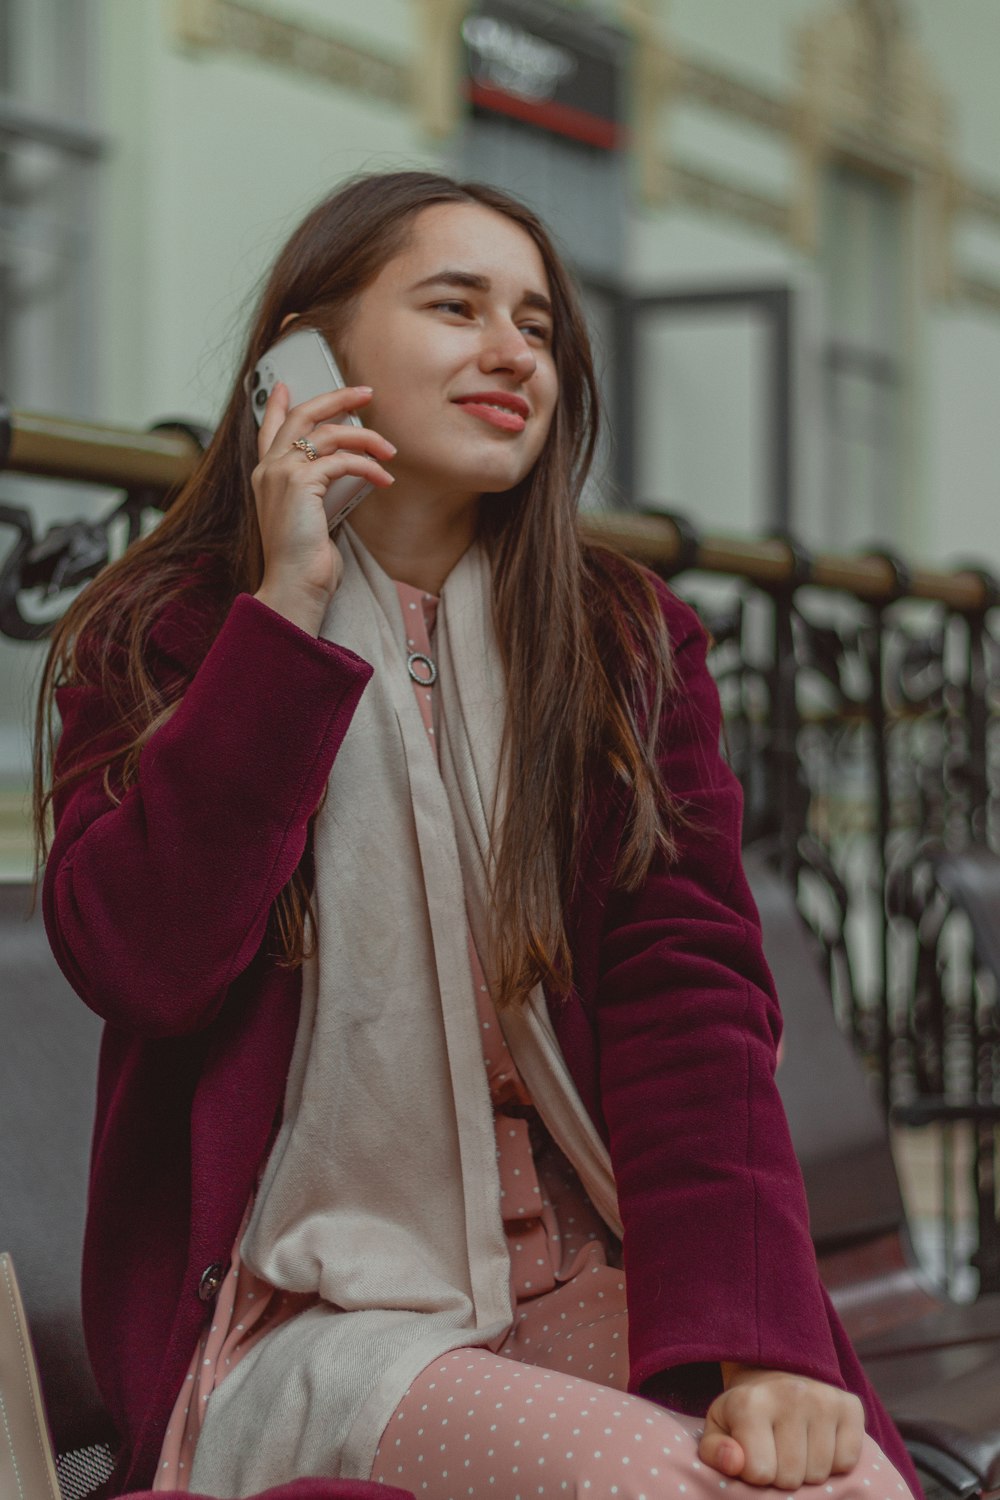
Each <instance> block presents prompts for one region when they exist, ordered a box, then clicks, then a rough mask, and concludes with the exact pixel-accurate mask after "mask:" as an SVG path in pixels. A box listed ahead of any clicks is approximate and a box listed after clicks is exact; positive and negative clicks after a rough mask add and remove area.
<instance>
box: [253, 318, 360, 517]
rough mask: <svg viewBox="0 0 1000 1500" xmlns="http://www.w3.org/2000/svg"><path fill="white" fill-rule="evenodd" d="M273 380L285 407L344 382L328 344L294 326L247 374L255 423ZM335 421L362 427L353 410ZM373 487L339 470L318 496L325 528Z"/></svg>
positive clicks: (313, 331) (314, 333) (335, 388)
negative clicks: (280, 385) (281, 386)
mask: <svg viewBox="0 0 1000 1500" xmlns="http://www.w3.org/2000/svg"><path fill="white" fill-rule="evenodd" d="M279 380H282V381H284V383H285V385H286V386H287V387H288V400H289V404H290V405H291V406H298V405H299V403H300V402H302V401H309V400H311V399H312V397H313V396H322V395H324V394H325V393H326V392H327V391H339V390H341V389H343V387H344V385H345V384H346V381H345V380H344V377H343V375H341V373H340V370H339V369H338V368H337V361H336V360H335V359H334V357H333V352H332V350H331V349H330V345H329V344H328V343H327V341H326V339H325V338H324V337H323V335H322V334H321V333H319V332H318V331H317V330H316V329H315V328H295V329H293V330H292V331H291V332H290V333H286V334H285V335H284V337H283V338H281V339H279V340H278V342H277V343H276V344H272V346H271V348H270V349H268V351H267V353H266V354H264V355H262V356H261V358H260V359H259V360H258V362H257V365H256V367H255V369H254V371H253V374H252V375H249V376H247V380H246V391H247V395H248V396H249V397H250V405H251V407H252V409H253V414H254V416H255V417H256V419H257V426H258V427H259V426H260V424H261V423H262V422H263V420H264V407H265V406H266V405H267V398H268V396H270V394H271V392H272V391H273V389H274V387H275V385H276V384H277V382H278V381H279ZM337 420H338V421H339V422H345V423H349V424H350V425H351V426H352V427H363V426H364V423H363V422H362V421H361V418H360V417H359V416H358V415H357V414H356V413H355V412H353V411H352V412H344V414H343V415H342V416H340V417H338V418H337ZM372 488H374V486H373V485H372V484H371V483H370V482H369V481H368V480H367V479H359V478H358V477H357V475H356V474H345V475H344V477H343V478H342V479H335V480H334V482H333V484H331V486H330V488H329V489H328V490H327V492H326V495H325V496H324V499H323V509H324V510H325V511H326V519H327V523H328V525H329V528H330V530H331V531H332V530H333V529H334V527H335V526H338V525H339V524H340V522H341V521H342V520H343V519H344V517H345V516H347V515H349V514H350V513H351V511H352V510H353V509H354V507H355V506H356V505H360V503H361V501H362V500H363V499H364V498H365V496H366V495H367V494H368V492H369V490H371V489H372Z"/></svg>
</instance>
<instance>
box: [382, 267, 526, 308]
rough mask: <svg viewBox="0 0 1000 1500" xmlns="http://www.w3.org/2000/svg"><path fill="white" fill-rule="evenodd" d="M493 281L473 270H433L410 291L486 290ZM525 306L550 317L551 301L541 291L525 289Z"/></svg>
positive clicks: (415, 283)
mask: <svg viewBox="0 0 1000 1500" xmlns="http://www.w3.org/2000/svg"><path fill="white" fill-rule="evenodd" d="M492 285H493V283H492V282H491V281H490V278H489V277H488V276H480V275H478V274H477V273H476V272H475V271H449V270H446V271H435V272H434V275H433V276H425V277H424V279H423V280H422V281H415V282H414V283H413V285H412V286H411V287H410V291H411V292H417V291H419V290H420V288H421V287H425V286H462V287H468V288H470V289H471V290H472V291H475V292H488V291H489V290H490V288H491V287H492ZM521 301H522V303H524V305H525V306H526V307H537V308H538V309H539V311H541V312H545V313H548V315H549V317H550V318H551V317H552V303H551V302H550V301H549V299H548V297H543V296H542V294H541V292H530V291H526V292H525V293H524V295H523V296H522V298H521Z"/></svg>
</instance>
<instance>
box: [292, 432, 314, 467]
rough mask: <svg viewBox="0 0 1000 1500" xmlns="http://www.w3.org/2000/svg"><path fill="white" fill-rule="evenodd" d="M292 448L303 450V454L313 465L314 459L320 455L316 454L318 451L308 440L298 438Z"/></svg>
mask: <svg viewBox="0 0 1000 1500" xmlns="http://www.w3.org/2000/svg"><path fill="white" fill-rule="evenodd" d="M292 447H293V448H301V449H302V452H303V453H304V454H305V456H306V458H308V460H309V462H310V463H312V461H313V459H314V458H319V454H318V453H317V452H316V449H315V448H314V447H313V445H312V443H311V442H310V441H309V439H308V438H296V439H295V442H294V443H293V444H292Z"/></svg>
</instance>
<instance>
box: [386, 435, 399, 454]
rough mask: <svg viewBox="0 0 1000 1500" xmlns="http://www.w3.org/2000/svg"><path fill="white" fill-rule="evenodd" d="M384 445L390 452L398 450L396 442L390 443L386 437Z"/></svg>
mask: <svg viewBox="0 0 1000 1500" xmlns="http://www.w3.org/2000/svg"><path fill="white" fill-rule="evenodd" d="M385 446H386V447H387V448H388V450H389V452H390V453H398V452H399V449H398V448H397V447H396V444H395V443H390V442H389V440H388V438H387V439H386V443H385Z"/></svg>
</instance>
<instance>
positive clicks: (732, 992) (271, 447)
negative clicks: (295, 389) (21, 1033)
mask: <svg viewBox="0 0 1000 1500" xmlns="http://www.w3.org/2000/svg"><path fill="white" fill-rule="evenodd" d="M290 325H298V326H299V327H317V328H320V329H322V330H323V332H324V333H325V334H326V336H327V337H328V338H329V340H330V342H331V344H332V347H333V349H334V350H335V351H336V353H337V356H338V358H339V360H340V362H341V365H342V368H343V369H344V371H345V375H346V378H347V379H348V381H349V382H351V384H350V385H349V386H348V388H347V389H345V390H342V391H338V392H335V393H331V394H329V395H327V396H321V397H317V398H315V399H314V400H311V401H308V402H305V403H303V404H301V405H299V406H297V407H294V408H292V409H289V406H288V394H287V391H286V390H285V389H284V387H282V386H280V385H279V386H277V387H276V388H275V390H274V391H273V392H272V393H271V396H270V398H269V400H268V403H267V408H266V411H265V415H264V420H263V424H262V426H261V428H260V432H259V434H256V433H255V431H254V422H253V417H252V414H251V412H250V409H249V406H248V403H247V400H246V397H245V395H244V387H243V382H244V380H245V378H246V376H247V375H248V373H249V372H250V371H252V370H253V368H254V366H255V364H256V362H257V361H258V360H259V359H260V357H261V355H262V354H263V353H264V351H265V350H266V349H267V348H268V347H269V346H270V345H272V344H273V343H274V342H275V340H276V339H278V338H279V336H280V334H281V333H282V332H283V331H284V330H286V329H288V328H289V326H290ZM353 411H358V412H361V411H364V415H365V424H366V425H365V426H364V427H363V428H358V427H354V426H351V425H348V424H347V422H346V421H345V418H346V416H347V414H348V413H350V412H353ZM596 428H597V393H596V388H595V382H594V376H593V371H592V365H591V360H590V355H589V350H588V342H587V336H586V332H585V326H584V322H583V319H582V316H581V313H580V310H579V307H578V304H577V301H576V298H575V296H574V292H573V289H572V286H571V284H570V282H569V280H568V277H567V274H566V272H565V270H564V269H563V267H562V266H561V264H560V262H559V259H558V257H557V255H556V253H555V251H554V249H553V247H552V244H551V242H550V240H549V239H548V237H547V235H546V233H545V231H544V229H543V228H542V226H541V225H540V223H539V222H538V221H537V219H536V218H535V217H534V216H533V215H532V214H531V213H530V212H529V211H528V210H527V209H525V208H524V207H523V206H521V205H520V204H518V203H517V202H516V201H515V200H513V199H511V198H509V197H507V196H506V195H504V194H502V193H499V192H497V191H495V190H493V189H490V188H485V187H481V186H477V185H468V184H466V185H459V184H457V183H454V182H452V181H450V180H449V179H446V178H441V177H437V176H431V175H427V174H422V173H400V174H394V175H388V176H381V177H369V178H364V179H361V180H359V181H356V182H354V183H352V184H350V185H348V186H347V187H346V188H345V189H343V190H342V191H341V192H339V193H337V194H335V195H334V196H333V197H332V198H330V199H328V200H327V201H326V202H324V203H322V204H320V205H319V207H318V208H317V209H315V210H314V211H313V213H312V214H310V216H309V217H308V218H307V219H306V220H305V222H304V223H303V225H302V226H301V227H300V228H299V229H298V230H297V231H296V233H295V234H294V235H293V236H292V239H291V240H290V242H289V244H288V246H287V247H286V248H285V250H284V251H283V252H282V254H281V256H280V257H279V259H278V262H277V264H276V266H275V268H274V271H273V273H272V275H271V278H270V280H269V282H268V284H267V287H266V289H265V291H264V294H263V297H262V300H261V304H260V307H259V310H258V313H257V316H256V318H255V319H254V323H253V328H252V331H251V335H250V338H249V341H248V346H247V349H246V352H245V356H244V359H243V361H242V365H241V369H240V372H239V378H238V380H237V382H236V385H235V387H234V391H233V394H232V397H231V399H230V402H229V405H228V407H227V410H226V412H225V414H224V416H223V418H222V421H221V423H220V425H219V429H218V431H217V433H216V436H215V439H214V441H213V443H212V445H211V447H210V449H209V451H208V452H207V454H206V455H205V458H204V460H203V461H202V463H201V465H200V466H199V469H198V471H197V472H196V473H195V475H194V476H193V478H192V479H191V480H190V482H189V483H188V485H187V486H186V488H185V490H184V492H183V493H182V495H181V496H180V498H179V499H178V500H177V501H176V503H175V504H174V505H173V507H172V508H171V510H170V511H169V513H168V514H167V516H166V517H165V519H164V520H163V522H162V523H161V525H160V526H159V527H158V529H157V530H156V531H155V532H154V533H153V534H152V535H150V536H149V537H147V538H145V539H144V540H143V541H142V542H141V543H139V544H137V545H136V546H135V547H133V548H132V549H130V551H129V552H128V554H127V555H126V556H125V557H124V558H123V559H122V560H121V561H119V562H118V563H116V564H115V565H113V566H112V567H111V568H109V569H108V570H107V571H106V572H105V573H104V574H102V575H101V577H100V578H99V579H98V580H96V582H95V583H94V584H93V585H92V586H91V588H90V589H89V590H88V591H86V593H85V594H84V595H83V596H82V597H81V598H80V599H79V600H78V601H77V602H76V604H75V606H74V608H73V609H72V610H71V611H70V613H69V614H68V616H67V618H66V620H65V621H64V622H63V624H62V626H61V627H60V630H59V632H58V633H57V636H56V639H55V641H54V643H53V649H52V653H51V658H50V663H49V667H48V671H47V674H46V679H45V683H44V687H43V696H42V703H41V707H40V722H41V723H44V722H45V718H46V715H47V711H48V707H49V704H50V699H51V696H52V694H53V692H55V696H56V699H57V702H58V707H59V710H60V714H61V716H62V725H63V727H62V736H61V739H60V742H59V747H58V753H57V755H56V757H55V777H54V785H53V790H52V793H51V797H52V802H53V808H54V814H55V824H56V829H55V836H54V839H53V842H52V848H51V853H50V855H49V859H48V866H47V870H46V875H45V887H44V903H45V914H46V920H47V924H48V930H49V933H50V937H51V941H52V944H53V948H54V950H55V952H56V955H57V957H58V959H59V961H60V963H61V965H62V967H63V969H64V971H65V973H66V974H67V976H68V977H69V979H70V981H71V982H72V983H73V984H74V986H75V987H76V989H77V990H78V992H79V993H80V995H81V996H82V997H83V999H84V1000H86V1001H87V1003H88V1004H89V1005H91V1006H92V1007H93V1008H94V1009H95V1010H97V1011H98V1012H99V1013H100V1014H101V1015H102V1016H104V1018H105V1020H106V1022H107V1026H106V1031H105V1037H104V1046H103V1053H102V1065H101V1076H100V1085H99V1097H98V1109H97V1127H96V1133H95V1142H94V1157H93V1171H92V1181H91V1198H90V1209H89V1218H88V1227H87V1240H86V1251H85V1265H84V1301H85V1319H86V1323H87V1328H88V1336H89V1342H90V1347H91V1352H92V1357H93V1360H94V1365H95V1370H96V1373H97V1376H98V1380H99V1383H100V1386H101V1389H102V1391H103V1392H104V1395H105V1398H106V1400H107V1402H108V1405H109V1407H110V1409H111V1412H112V1414H113V1415H114V1417H115V1419H116V1421H117V1422H118V1424H119V1427H120V1430H121V1432H122V1436H123V1458H122V1462H121V1465H120V1467H119V1471H118V1478H117V1480H116V1483H117V1486H118V1488H119V1489H121V1488H123V1487H127V1486H129V1485H136V1484H139V1485H149V1484H152V1483H154V1482H155V1483H156V1485H157V1487H158V1488H160V1489H163V1488H174V1489H179V1490H184V1489H188V1488H192V1487H193V1488H195V1489H198V1490H202V1491H206V1492H208V1491H211V1492H212V1493H215V1494H227V1495H228V1494H248V1493H252V1492H254V1491H255V1490H259V1489H260V1488H262V1487H263V1486H265V1485H268V1484H271V1485H277V1484H281V1483H283V1482H284V1481H291V1480H293V1479H295V1478H296V1477H297V1476H302V1475H312V1476H319V1477H323V1476H326V1477H329V1479H330V1483H329V1484H328V1486H327V1491H326V1492H327V1493H329V1494H330V1495H331V1496H333V1495H335V1494H338V1493H339V1494H345V1495H346V1494H355V1493H356V1494H362V1493H365V1492H366V1490H365V1485H364V1483H363V1481H366V1480H368V1479H372V1480H374V1481H376V1482H378V1483H381V1484H389V1485H396V1486H399V1487H400V1488H401V1489H403V1490H407V1491H411V1492H415V1493H417V1494H418V1495H427V1496H428V1497H429V1500H430V1497H435V1496H445V1495H451V1494H462V1495H466V1494H468V1495H480V1494H490V1495H496V1496H505V1497H507V1496H517V1495H522V1494H523V1495H525V1496H526V1495H528V1494H529V1493H530V1494H531V1495H536V1494H539V1495H549V1494H557V1493H558V1494H561V1493H563V1492H566V1491H571V1492H574V1493H579V1494H583V1493H584V1492H585V1491H587V1490H590V1491H591V1492H592V1493H593V1494H595V1495H596V1494H618V1495H620V1496H621V1497H623V1500H624V1497H626V1496H629V1497H633V1500H634V1497H636V1496H642V1495H647V1494H648V1495H649V1496H651V1497H652V1496H653V1495H659V1494H664V1493H668V1492H669V1493H673V1492H674V1491H675V1490H678V1489H679V1490H680V1491H682V1492H683V1491H685V1490H691V1491H692V1492H693V1491H694V1490H695V1489H698V1490H701V1491H703V1492H708V1491H711V1492H713V1493H714V1492H715V1491H716V1490H718V1489H724V1488H726V1487H727V1486H735V1487H737V1488H741V1489H742V1486H744V1485H749V1486H754V1487H761V1486H764V1487H766V1486H770V1485H776V1486H778V1487H779V1488H782V1489H794V1488H796V1487H798V1486H799V1485H800V1484H802V1483H807V1484H824V1485H825V1486H826V1490H827V1492H829V1493H833V1494H834V1495H837V1494H838V1493H839V1495H840V1496H846V1495H847V1494H848V1492H849V1491H850V1493H852V1494H853V1493H857V1494H863V1493H864V1491H865V1489H868V1490H871V1491H872V1493H873V1494H877V1495H879V1496H880V1500H897V1497H900V1494H901V1492H903V1496H904V1497H905V1486H906V1484H909V1485H910V1487H911V1488H914V1490H915V1483H916V1482H915V1477H914V1475H913V1472H912V1469H911V1468H910V1466H909V1463H908V1460H907V1458H906V1455H905V1452H904V1451H903V1449H902V1445H901V1443H900V1441H899V1438H898V1435H897V1434H896V1433H895V1432H894V1430H893V1428H892V1426H891V1424H890V1423H889V1421H888V1419H887V1418H886V1416H885V1414H884V1412H883V1411H882V1410H881V1408H880V1407H879V1405H878V1403H877V1401H876V1400H875V1398H874V1396H873V1395H872V1393H871V1391H870V1389H869V1387H868V1386H867V1384H866V1382H865V1379H864V1376H863V1374H862V1372H861V1370H860V1368H859V1366H858V1364H857V1362H856V1360H855V1358H854V1355H853V1352H852V1351H851V1349H850V1346H849V1344H848V1342H847V1340H846V1338H845V1336H844V1334H843V1332H842V1330H841V1329H840V1326H839V1324H838V1322H837V1319H836V1316H835V1315H834V1313H833V1312H832V1310H831V1309H830V1308H829V1306H828V1304H827V1303H826V1301H825V1298H824V1295H823V1293H822V1290H821V1288H820V1285H819V1282H818V1278H817V1274H816V1267H815V1261H814V1258H813V1254H812V1248H811V1244H810V1241H809V1235H808V1226H807V1220H806V1211H805V1207H804V1202H803V1194H802V1188H801V1182H800V1178H799V1175H798V1170H797V1167H796V1164H795V1161H794V1157H793V1155H792V1152H791V1148H790V1145H789V1142H788V1137H787V1130H786V1127H785V1123H784V1117H783V1113H782V1110H781V1106H780V1103H779V1101H778V1098H777V1094H776V1092H775V1089H774V1082H773V1067H774V1049H775V1046H776V1043H777V1038H778V1034H779V1030H780V1021H779V1016H778V1009H777V1004H776V1001H775V997H774V994H773V987H772V984H771V980H770V976H769V974H768V971H767V967H766V964H765V962H764V959H763V956H762V953H761V947H760V935H759V929H758V925H757V921H756V914H755V911H754V908H753V902H752V899H751V897H750V895H749V892H748V889H747V886H746V883H745V880H744V878H743V874H742V870H741V867H740V860H739V822H740V798H739V791H738V787H737V785H736V783H735V780H734V778H733V777H732V775H731V773H730V772H729V771H728V769H727V768H726V766H725V765H724V763H723V762H722V761H721V759H720V757H719V753H718V732H719V706H718V698H717V695H716V693H715V690H714V688H713V686H712V682H711V678H710V677H709V675H708V672H707V669H706V667H705V636H704V632H703V631H702V629H701V627H700V626H699V624H698V622H697V620H696V617H695V616H694V615H693V613H692V612H691V610H690V609H688V608H687V607H686V606H684V605H683V604H682V603H681V602H680V601H679V600H677V599H676V598H675V597H674V596H673V595H672V594H671V593H670V592H669V590H667V589H666V588H665V586H664V585H663V584H662V583H660V582H659V581H658V580H656V579H655V578H654V577H653V576H652V575H651V574H649V573H648V572H647V571H646V570H644V569H642V568H639V567H638V566H636V565H634V564H632V563H630V562H628V561H627V560H626V559H624V558H622V557H619V556H617V555H616V554H613V553H611V552H610V551H608V550H606V549H602V548H597V547H592V546H584V545H583V544H582V543H581V542H580V540H579V538H578V536H577V532H576V523H575V512H576V506H577V502H578V498H579V494H580V489H581V486H582V483H583V480H584V477H585V475H586V472H587V468H588V466H589V463H590V461H591V457H592V455H593V452H594V444H595V438H596ZM344 475H355V476H358V477H361V478H364V479H367V480H369V481H370V482H371V483H372V485H373V490H372V492H371V494H370V495H369V496H368V497H367V498H366V499H365V500H364V501H363V503H362V504H361V505H360V506H359V507H358V508H357V510H355V511H354V512H353V513H352V515H351V517H350V520H349V521H347V522H345V523H344V524H343V525H342V526H341V527H340V528H339V530H338V531H337V533H336V536H335V537H333V538H331V537H330V536H329V535H328V532H327V526H326V521H325V517H324V512H323V496H324V494H325V491H326V489H327V487H328V486H329V485H330V483H331V482H332V481H333V480H334V479H336V478H340V477H343V476H344ZM44 786H45V781H44V775H43V773H42V771H41V769H40V770H39V780H38V817H39V828H40V829H41V828H42V826H43V821H42V820H43V818H44V813H45V808H46V803H47V800H48V798H47V795H46V794H45V792H44ZM626 1344H627V1352H626ZM630 1393H631V1394H630ZM865 1422H867V1429H868V1436H865V1435H864V1425H865ZM877 1445H880V1446H877ZM882 1450H884V1452H883V1451H882ZM885 1455H888V1458H887V1457H886V1456H885ZM889 1458H891V1460H892V1463H893V1464H895V1466H896V1467H895V1469H893V1468H892V1467H891V1465H890V1463H889V1461H888V1460H889ZM897 1470H898V1471H899V1472H898V1473H897V1472H896V1471H897ZM900 1475H904V1476H905V1483H904V1479H903V1478H901V1477H900ZM353 1481H358V1482H360V1483H353ZM880 1485H881V1486H882V1490H881V1491H880V1490H879V1486H880ZM862 1486H864V1489H863V1488H862ZM381 1493H384V1491H382V1492H381ZM752 1493H754V1490H746V1489H742V1494H743V1495H744V1496H749V1495H750V1494H752Z"/></svg>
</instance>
